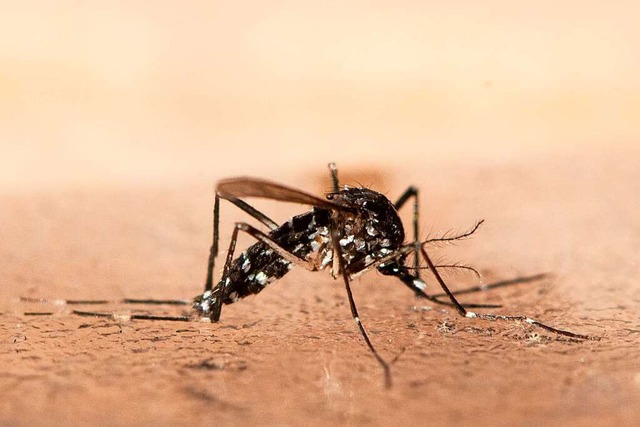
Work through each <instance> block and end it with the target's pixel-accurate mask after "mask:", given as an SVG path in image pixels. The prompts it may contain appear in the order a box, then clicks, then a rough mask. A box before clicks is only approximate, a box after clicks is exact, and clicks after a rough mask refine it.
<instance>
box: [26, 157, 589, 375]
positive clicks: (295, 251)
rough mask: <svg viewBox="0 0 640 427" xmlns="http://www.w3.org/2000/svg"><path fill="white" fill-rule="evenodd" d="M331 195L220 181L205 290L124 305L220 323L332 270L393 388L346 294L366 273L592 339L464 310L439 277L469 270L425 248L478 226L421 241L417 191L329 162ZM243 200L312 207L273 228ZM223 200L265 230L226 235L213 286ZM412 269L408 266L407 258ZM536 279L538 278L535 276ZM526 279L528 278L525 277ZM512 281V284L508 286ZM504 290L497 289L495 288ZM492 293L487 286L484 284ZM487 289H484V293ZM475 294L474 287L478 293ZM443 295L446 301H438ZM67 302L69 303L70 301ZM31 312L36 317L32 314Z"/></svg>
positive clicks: (243, 228)
mask: <svg viewBox="0 0 640 427" xmlns="http://www.w3.org/2000/svg"><path fill="white" fill-rule="evenodd" d="M329 169H330V174H331V181H332V187H333V188H332V191H331V192H329V193H327V194H326V197H325V198H321V197H317V196H314V195H312V194H310V193H307V192H305V191H302V190H298V189H295V188H292V187H289V186H285V185H281V184H278V183H275V182H272V181H268V180H264V179H260V178H251V177H237V178H228V179H223V180H221V181H219V182H218V184H217V186H216V190H215V200H214V205H213V243H212V245H211V249H210V252H209V260H208V265H207V276H206V282H205V287H204V292H203V293H202V294H201V295H199V296H197V297H196V298H194V299H193V300H192V301H190V302H187V301H184V300H132V299H128V300H123V302H125V303H145V304H191V305H192V307H193V309H194V313H195V314H196V315H197V317H200V318H202V317H204V318H209V319H210V320H211V321H212V322H218V321H219V320H220V315H221V312H222V307H223V305H227V304H232V303H234V302H237V301H238V300H240V299H242V298H245V297H247V296H249V295H253V294H258V293H260V292H261V291H262V290H264V289H265V288H266V287H267V285H269V284H270V283H272V282H274V281H275V280H278V279H280V278H282V277H283V276H284V275H286V274H287V273H288V272H289V271H290V270H291V269H292V268H294V267H296V266H297V267H302V268H304V269H306V270H309V271H320V270H325V269H329V270H330V272H331V275H332V276H333V278H334V279H341V280H342V281H343V283H344V286H345V290H346V293H347V298H348V301H349V307H350V310H351V315H352V317H353V319H354V321H355V323H356V326H357V328H358V330H359V332H360V334H361V336H362V338H363V340H364V342H365V343H366V345H367V347H368V348H369V350H370V352H371V354H372V355H373V357H374V358H375V359H376V360H377V362H378V363H379V365H380V366H381V367H382V369H383V371H384V379H385V385H386V386H387V387H389V386H390V385H391V371H390V367H389V364H388V363H387V362H386V361H385V360H384V359H383V358H382V356H380V354H379V353H378V351H377V350H376V349H375V347H374V345H373V343H372V342H371V340H370V338H369V335H368V334H367V331H366V329H365V327H364V325H363V324H362V321H361V319H360V315H359V313H358V309H357V306H356V303H355V300H354V298H353V293H352V292H351V280H352V279H353V278H354V277H356V276H358V275H360V274H362V273H364V272H366V271H369V270H371V269H374V268H375V269H377V271H378V272H380V273H382V274H383V275H386V276H393V277H396V278H397V279H399V280H400V282H401V283H403V284H404V285H405V286H407V287H408V288H409V289H410V290H411V291H412V292H413V293H414V295H415V296H416V297H419V298H425V299H427V300H429V301H432V302H434V303H437V304H444V305H449V306H452V307H453V308H454V309H455V310H456V311H457V313H458V314H459V315H460V316H462V317H465V318H476V319H484V320H492V321H495V320H503V321H513V322H525V323H528V324H530V325H532V326H535V327H538V328H542V329H545V330H547V331H550V332H552V333H555V334H558V335H563V336H567V337H571V338H574V339H591V338H592V337H590V336H587V335H581V334H577V333H573V332H569V331H566V330H562V329H557V328H554V327H551V326H548V325H546V324H544V323H541V322H539V321H537V320H535V319H532V318H530V317H528V316H522V315H518V316H506V315H501V314H487V313H476V312H475V311H470V310H468V308H495V307H499V306H496V305H491V304H466V305H465V306H463V305H461V304H460V303H459V302H458V300H457V299H456V297H455V295H454V293H453V292H451V291H450V290H449V288H448V286H447V285H446V283H445V281H444V280H443V279H442V276H441V275H440V273H439V271H438V270H439V269H443V268H463V269H470V270H472V271H475V270H473V269H472V268H470V267H466V266H460V265H455V264H454V265H435V264H434V262H433V261H432V260H431V258H430V257H429V255H428V253H427V251H426V249H425V246H426V245H427V244H429V243H436V242H448V241H454V240H459V239H463V238H466V237H468V236H470V235H471V234H473V233H474V232H475V231H476V230H477V229H478V228H479V227H480V225H481V224H482V222H483V221H479V222H477V223H476V224H475V225H474V227H473V228H472V229H471V230H470V231H468V232H466V233H462V234H459V235H455V236H449V237H443V238H439V239H429V240H425V241H421V240H420V238H419V199H418V195H419V191H418V189H417V188H416V187H414V186H410V187H409V188H407V189H406V190H405V191H404V192H403V193H402V195H401V196H400V197H399V198H398V199H397V200H396V202H395V203H393V202H391V200H389V199H388V198H387V197H386V196H385V195H383V194H381V193H379V192H376V191H374V190H371V189H368V188H363V187H352V186H347V185H341V184H340V182H339V180H338V170H337V168H336V166H335V164H334V163H330V164H329ZM245 198H264V199H271V200H275V201H279V202H289V203H297V204H303V205H310V206H312V208H311V210H310V211H308V212H305V213H303V214H300V215H296V216H294V217H293V218H291V219H290V220H288V221H287V222H285V223H283V224H278V223H277V222H275V221H274V220H272V219H270V218H269V217H268V216H267V215H265V214H264V213H262V212H260V211H258V210H257V209H256V208H254V207H253V206H251V205H250V204H248V203H247V202H245V201H244V200H243V199H245ZM221 200H226V201H228V202H230V203H231V204H233V205H235V206H236V207H237V208H239V209H240V210H242V211H244V212H245V213H247V214H249V215H250V216H251V217H253V218H254V219H255V220H257V221H259V222H260V223H262V224H263V225H264V226H266V227H267V228H268V231H266V232H264V231H261V230H260V229H258V228H256V227H255V226H253V225H251V224H249V223H246V222H236V223H235V225H234V227H233V231H232V234H231V240H230V243H229V248H228V251H227V255H226V259H225V263H224V267H223V270H222V275H221V277H220V279H219V280H218V281H217V282H216V283H215V286H214V274H213V272H214V269H215V262H216V260H217V258H218V253H219V237H220V233H219V223H220V202H221ZM409 200H412V201H413V221H412V228H413V238H412V239H411V241H409V242H407V241H406V239H405V230H404V226H403V223H402V221H401V219H400V216H399V214H398V211H399V210H400V209H402V208H403V207H404V206H406V205H407V202H409ZM241 232H242V233H245V234H248V235H249V236H251V237H252V238H253V239H255V240H256V241H257V242H256V243H254V244H253V245H251V246H249V247H248V248H247V249H246V250H244V251H243V252H241V253H240V254H238V255H237V256H236V243H237V240H238V235H239V234H240V233H241ZM410 255H412V256H413V265H412V266H409V265H407V263H408V261H409V256H410ZM422 259H424V261H425V262H426V267H425V268H424V269H426V270H428V271H429V272H430V273H431V274H432V275H433V276H434V278H435V279H436V281H437V282H438V284H439V285H440V287H441V288H442V290H443V291H444V293H442V294H438V295H431V294H428V293H427V290H426V289H427V284H426V281H425V280H424V279H423V278H422V277H421V274H420V271H421V269H423V268H422V267H420V264H421V260H422ZM538 277H539V276H536V277H535V278H538ZM524 280H525V281H526V280H527V279H524ZM505 283H510V282H505ZM500 285H503V284H502V283H501V284H496V285H495V287H497V286H500ZM487 287H490V286H487ZM487 287H485V288H487ZM477 290H479V288H478V289H477ZM441 297H447V298H448V301H444V300H441V299H440V298H441ZM71 302H72V301H67V303H71ZM105 302H106V301H73V303H75V304H81V303H105ZM73 313H75V314H78V315H88V316H104V317H107V316H111V315H108V314H104V313H94V312H85V311H78V310H74V311H73ZM34 314H35V313H34ZM193 317H194V316H153V315H143V314H138V315H132V316H131V318H133V319H147V320H179V321H190V320H192V319H193Z"/></svg>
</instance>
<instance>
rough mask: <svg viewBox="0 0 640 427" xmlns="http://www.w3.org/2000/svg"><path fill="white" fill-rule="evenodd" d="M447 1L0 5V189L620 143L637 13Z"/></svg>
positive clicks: (638, 53)
mask: <svg viewBox="0 0 640 427" xmlns="http://www.w3.org/2000/svg"><path fill="white" fill-rule="evenodd" d="M450 3H451V2H424V1H402V2H374V1H335V2H310V1H278V2H276V1H270V2H210V1H200V2H195V1H192V2H169V1H163V2H160V1H148V2H144V1H137V2H131V1H122V2H116V1H107V2H105V1H21V2H9V1H3V2H2V4H1V5H0V10H1V12H0V144H1V145H0V149H1V151H2V156H1V159H0V191H3V192H14V191H22V190H33V189H35V188H45V189H47V188H50V187H60V186H61V187H63V188H64V187H76V186H81V187H86V186H89V187H92V186H104V185H107V186H111V185H128V184H130V183H148V182H151V183H153V182H167V181H168V180H170V181H185V180H192V179H197V180H202V181H205V180H206V181H210V182H211V183H213V181H214V180H215V179H217V178H219V177H220V176H223V175H228V174H238V173H251V174H255V175H267V176H270V177H276V178H277V177H281V176H284V174H285V173H286V172H284V171H287V170H291V171H293V170H306V169H309V168H310V167H313V168H315V169H317V170H319V171H323V170H324V169H323V168H324V165H325V163H326V162H327V161H328V160H335V161H338V162H340V163H341V164H343V165H344V164H347V165H373V167H376V165H385V166H387V167H389V166H393V167H394V168H398V167H401V165H402V161H406V162H408V165H410V166H414V167H416V166H417V167H420V166H426V165H429V164H430V163H432V162H434V161H440V159H444V161H446V162H455V161H457V160H458V159H462V160H466V161H476V160H481V161H485V162H487V161H490V162H492V161H498V162H500V161H504V160H506V161H508V160H510V159H513V158H514V157H519V156H538V155H542V156H545V157H549V158H551V157H553V156H555V155H556V153H557V152H558V151H560V152H562V153H565V156H566V153H567V152H569V153H572V152H577V151H585V150H592V149H594V148H595V149H598V150H599V149H602V150H605V149H606V150H609V149H611V147H614V148H617V149H620V148H623V149H627V148H629V147H633V145H634V144H636V142H637V141H638V137H639V135H640V78H639V77H638V76H640V25H639V24H638V23H639V19H638V17H640V3H638V2H635V1H607V2H602V1H537V2H526V3H524V2H513V1H500V0H489V1H482V2H477V1H466V2H453V3H455V5H454V4H450ZM564 158H566V157H564Z"/></svg>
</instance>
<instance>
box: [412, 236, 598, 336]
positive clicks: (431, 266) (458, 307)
mask: <svg viewBox="0 0 640 427" xmlns="http://www.w3.org/2000/svg"><path fill="white" fill-rule="evenodd" d="M421 252H422V256H423V257H424V259H425V261H426V262H427V265H428V266H429V269H430V270H431V272H432V273H433V275H434V276H435V278H436V280H437V281H438V283H439V284H440V286H441V287H442V290H443V291H444V292H445V293H446V294H447V296H448V297H449V299H450V300H451V303H452V304H453V306H454V307H455V309H456V311H457V312H458V314H460V316H462V317H466V318H469V319H476V318H477V319H485V320H507V321H514V322H525V323H528V324H530V325H533V326H537V327H539V328H541V329H545V330H547V331H549V332H553V333H555V334H558V335H564V336H566V337H570V338H578V339H583V340H593V339H599V338H597V337H592V336H589V335H582V334H576V333H574V332H570V331H565V330H563V329H557V328H554V327H552V326H549V325H546V324H544V323H542V322H539V321H537V320H535V319H532V318H530V317H528V316H504V315H501V314H485V313H475V312H472V311H467V310H466V309H465V308H464V307H463V306H462V305H461V304H460V303H459V302H458V300H457V299H456V297H455V296H454V295H453V293H452V292H451V291H450V290H449V288H448V287H447V285H446V283H445V282H444V280H443V279H442V277H441V276H440V273H438V270H437V269H436V267H435V265H434V264H433V262H432V261H431V258H429V255H428V254H427V251H425V250H424V248H421Z"/></svg>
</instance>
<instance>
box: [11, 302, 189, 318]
mask: <svg viewBox="0 0 640 427" xmlns="http://www.w3.org/2000/svg"><path fill="white" fill-rule="evenodd" d="M20 301H21V302H27V303H38V304H50V305H56V306H67V305H68V306H79V305H92V306H95V305H108V304H114V305H117V304H129V305H134V304H135V305H138V304H139V305H172V306H187V305H192V304H193V301H191V300H156V299H133V298H124V299H120V300H74V299H55V300H48V299H44V298H30V297H21V298H20ZM71 313H72V314H75V315H78V316H87V317H108V318H127V319H142V320H172V321H180V322H186V321H189V320H191V319H190V317H189V316H158V315H151V314H129V315H124V316H121V315H118V314H115V313H100V312H94V311H84V310H71ZM53 314H55V313H53V312H47V313H43V312H25V313H24V315H25V316H43V315H53Z"/></svg>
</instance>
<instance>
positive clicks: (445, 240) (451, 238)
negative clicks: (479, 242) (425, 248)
mask: <svg viewBox="0 0 640 427" xmlns="http://www.w3.org/2000/svg"><path fill="white" fill-rule="evenodd" d="M483 222H484V219H482V220H480V221H478V222H476V223H475V225H474V226H473V227H472V228H471V229H470V230H469V231H466V232H464V233H462V234H456V235H454V236H446V235H445V236H444V237H438V238H435V239H427V240H425V241H424V242H422V244H423V245H427V244H430V243H448V242H453V241H455V240H460V239H465V238H467V237H469V236H471V235H472V234H473V233H475V232H476V231H477V230H478V228H480V226H481V225H482V223H483ZM447 234H448V233H447Z"/></svg>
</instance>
